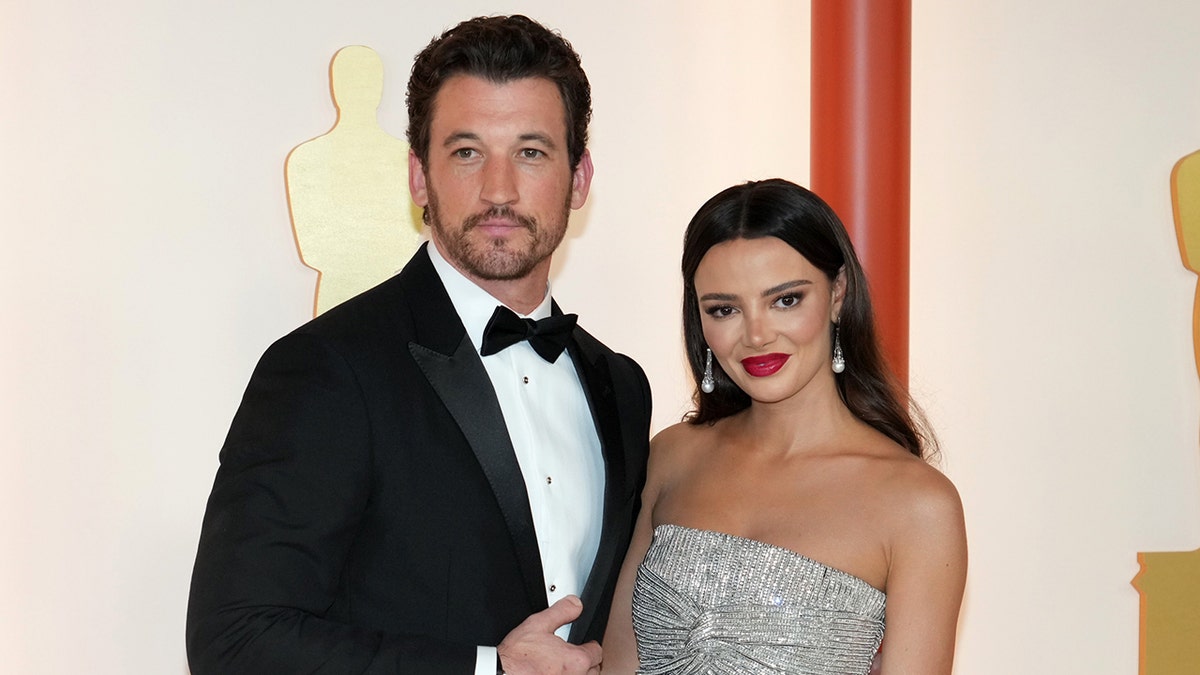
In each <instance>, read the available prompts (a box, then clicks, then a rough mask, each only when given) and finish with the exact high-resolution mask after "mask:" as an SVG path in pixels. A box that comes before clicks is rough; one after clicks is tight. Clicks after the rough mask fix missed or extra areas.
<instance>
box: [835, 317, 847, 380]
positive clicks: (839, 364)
mask: <svg viewBox="0 0 1200 675" xmlns="http://www.w3.org/2000/svg"><path fill="white" fill-rule="evenodd" d="M845 369H846V357H845V356H844V355H843V354H842V327H841V326H840V325H839V324H836V323H835V324H833V372H835V373H840V372H842V371H843V370H845Z"/></svg>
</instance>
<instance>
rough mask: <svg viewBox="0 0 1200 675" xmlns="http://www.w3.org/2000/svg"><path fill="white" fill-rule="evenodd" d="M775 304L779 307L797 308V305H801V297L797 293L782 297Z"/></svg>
mask: <svg viewBox="0 0 1200 675" xmlns="http://www.w3.org/2000/svg"><path fill="white" fill-rule="evenodd" d="M775 304H777V305H779V306H780V307H795V306H796V305H798V304H800V295H799V294H796V293H789V294H787V295H781V296H779V298H777V299H776V300H775Z"/></svg>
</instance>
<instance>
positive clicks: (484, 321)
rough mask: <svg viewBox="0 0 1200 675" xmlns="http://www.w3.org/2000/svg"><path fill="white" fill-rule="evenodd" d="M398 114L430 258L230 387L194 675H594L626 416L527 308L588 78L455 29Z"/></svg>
mask: <svg viewBox="0 0 1200 675" xmlns="http://www.w3.org/2000/svg"><path fill="white" fill-rule="evenodd" d="M408 104H409V142H410V144H411V146H412V151H411V154H410V158H409V165H410V172H409V173H410V177H409V182H410V190H411V192H412V195H413V199H414V201H415V202H416V203H417V205H419V206H422V207H424V209H425V221H426V222H427V223H428V224H429V226H430V231H431V239H432V243H431V244H427V245H425V246H423V247H422V248H421V250H420V251H418V252H417V254H416V255H415V256H414V257H413V260H412V261H411V262H410V263H409V264H408V265H407V266H406V267H405V268H404V269H403V270H402V271H401V272H400V273H399V274H398V275H397V276H396V277H394V278H393V279H390V280H388V281H386V282H384V283H383V284H381V285H379V286H377V287H375V288H374V289H371V290H369V291H367V292H365V293H363V294H362V295H360V296H358V297H356V298H353V299H351V300H348V301H347V302H345V303H343V304H342V305H339V306H337V307H335V308H333V309H331V310H330V311H329V312H327V313H325V314H323V315H322V316H320V317H318V318H317V319H315V320H313V321H312V322H310V323H309V324H307V325H305V326H303V327H301V328H300V329H298V330H297V331H295V332H294V333H292V334H290V335H288V336H286V337H284V338H283V339H281V340H279V341H278V342H276V343H275V344H274V345H272V346H271V348H270V349H268V350H267V353H266V354H265V355H264V356H263V358H262V360H261V362H260V363H259V365H258V367H257V368H256V369H255V372H254V375H253V376H252V378H251V380H250V384H249V386H248V388H247V391H246V395H245V397H244V399H243V401H242V405H241V408H240V409H239V410H238V413H237V415H236V416H235V418H234V421H233V424H232V427H231V429H230V432H229V436H228V438H227V439H226V442H225V446H224V447H223V448H222V450H221V467H220V469H219V470H218V472H217V477H216V481H215V483H214V486H213V492H212V496H211V497H210V499H209V503H208V511H207V513H206V515H205V519H204V525H203V529H202V532H201V537H200V548H199V553H198V555H197V558H196V567H195V571H194V573H193V578H192V590H191V597H190V601H189V606H188V658H189V663H190V665H191V668H192V672H193V674H194V675H203V674H204V673H237V672H252V673H292V672H330V673H365V672H371V673H397V672H404V673H463V674H467V675H469V674H470V673H488V674H489V675H490V674H491V673H496V672H506V673H510V674H520V673H534V672H556V673H557V672H578V673H583V672H592V673H595V672H598V670H599V663H600V658H601V651H600V647H599V645H598V644H597V643H596V642H595V641H596V640H598V639H599V637H600V636H601V634H602V632H603V630H604V626H605V623H606V619H607V615H608V603H609V601H610V599H611V596H612V591H613V585H614V583H615V579H616V575H617V572H618V568H619V567H620V563H621V558H622V556H623V555H624V551H625V548H626V546H627V545H628V542H629V537H630V532H631V529H632V525H633V521H634V519H635V517H636V515H637V513H636V512H637V509H638V505H639V493H640V490H641V487H642V484H643V483H644V480H645V461H646V453H647V438H648V436H649V414H650V398H649V387H648V384H647V381H646V378H645V375H644V374H643V373H642V371H641V369H640V368H639V367H638V366H637V364H635V363H634V362H633V361H632V360H630V359H629V358H627V357H624V356H621V355H618V354H615V353H613V352H612V351H610V350H609V349H607V348H606V347H604V346H603V345H601V344H600V343H599V342H597V341H596V340H595V339H594V338H592V337H591V336H590V335H588V334H587V333H586V332H584V331H583V330H582V329H580V328H578V327H575V326H574V317H573V316H571V315H563V314H562V313H561V312H560V311H559V310H558V308H557V306H556V305H554V303H553V302H552V300H551V299H550V293H549V286H548V283H549V278H548V277H549V268H550V258H551V254H552V253H553V252H554V250H555V248H556V247H557V246H558V244H559V242H560V241H561V240H562V237H563V234H564V232H565V229H566V225H567V216H568V214H569V211H570V209H572V208H579V207H580V206H582V205H583V203H584V200H585V199H586V198H587V193H588V188H589V185H590V181H591V176H592V163H591V158H590V156H589V155H588V153H587V151H586V150H585V144H586V140H587V138H586V135H587V122H588V118H589V117H590V111H591V101H590V91H589V87H588V84H587V79H586V77H585V75H584V74H583V71H582V69H581V68H580V66H579V60H578V56H577V55H576V54H575V53H574V51H572V49H571V47H570V45H569V44H567V43H566V41H564V40H563V39H562V38H560V37H558V36H556V35H554V34H553V33H550V32H549V31H547V30H546V29H545V28H543V27H542V26H540V25H538V24H537V23H535V22H533V21H530V20H529V19H527V18H525V17H521V16H512V17H491V18H479V19H473V20H470V21H467V22H464V23H463V24H460V25H459V26H457V27H455V28H453V29H451V30H449V31H447V32H446V33H445V34H443V35H442V36H441V37H440V38H438V39H436V40H434V41H433V42H432V43H431V44H430V45H429V46H428V47H427V48H426V49H425V50H424V51H423V52H422V53H421V54H419V55H418V57H417V60H416V63H415V64H414V67H413V73H412V78H411V80H410V82H409V91H408ZM498 305H503V306H504V307H507V308H509V309H511V310H514V311H515V312H516V313H517V314H519V315H522V316H523V317H527V319H522V318H518V317H516V316H513V315H512V314H511V313H510V312H509V309H500V308H499V307H498ZM534 319H537V320H539V321H538V323H537V324H536V327H534V326H535V324H534V321H533V320H534ZM526 334H528V335H527V337H528V339H527V340H523V339H522V338H523V337H525V336H526ZM564 343H565V351H562V352H561V353H559V350H560V349H561V348H562V346H563V344H564ZM576 596H578V598H577V597H576ZM580 600H582V606H581V603H580ZM568 636H569V641H565V640H564V639H563V638H564V637H568Z"/></svg>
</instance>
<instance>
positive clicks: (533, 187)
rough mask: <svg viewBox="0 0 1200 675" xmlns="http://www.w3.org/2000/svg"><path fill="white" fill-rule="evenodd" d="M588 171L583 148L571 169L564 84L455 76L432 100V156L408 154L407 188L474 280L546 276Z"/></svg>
mask: <svg viewBox="0 0 1200 675" xmlns="http://www.w3.org/2000/svg"><path fill="white" fill-rule="evenodd" d="M591 176H592V165H591V158H590V157H589V156H588V155H587V154H586V153H585V155H584V157H583V158H582V159H581V160H580V162H579V166H578V167H577V168H576V169H575V171H572V170H571V162H570V157H569V154H568V152H567V129H566V119H565V112H564V108H563V104H562V100H561V98H560V97H559V93H558V88H557V87H556V86H555V85H554V83H553V82H551V81H550V80H547V79H545V78H537V77H534V78H526V79H520V80H512V81H510V82H505V83H502V84H497V83H495V82H491V81H489V80H486V79H482V78H478V77H474V76H471V75H457V76H455V77H452V78H450V79H449V80H447V81H446V83H445V84H443V85H442V88H441V90H440V91H438V94H437V97H436V98H435V99H434V105H433V119H432V122H431V124H430V133H429V159H428V162H427V163H426V165H425V166H422V164H421V161H420V160H419V159H418V158H417V157H416V155H414V154H412V153H410V154H409V188H410V190H411V192H412V197H413V201H414V202H416V204H417V206H422V207H425V208H426V212H427V215H428V220H429V226H430V229H431V231H432V236H433V239H434V242H435V243H436V244H437V246H438V249H439V250H440V251H441V252H442V254H443V255H444V256H445V257H446V259H447V260H449V261H450V262H451V263H452V264H453V265H454V266H455V267H457V268H458V269H459V270H461V271H462V272H464V273H466V274H467V276H469V277H472V278H475V279H477V280H514V279H524V278H526V277H528V276H529V275H531V274H533V273H534V272H537V273H538V274H539V275H541V276H545V275H547V274H548V273H549V267H550V255H551V254H552V253H553V252H554V249H556V248H557V247H558V244H559V243H560V242H561V241H562V239H563V235H564V234H565V233H566V230H567V216H568V214H569V213H570V210H571V209H577V208H579V207H580V206H583V203H584V201H585V200H586V199H587V193H588V187H589V185H590V183H591Z"/></svg>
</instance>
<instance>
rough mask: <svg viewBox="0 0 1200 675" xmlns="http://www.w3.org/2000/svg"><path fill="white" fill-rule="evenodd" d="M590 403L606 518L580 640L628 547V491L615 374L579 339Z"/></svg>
mask: <svg viewBox="0 0 1200 675" xmlns="http://www.w3.org/2000/svg"><path fill="white" fill-rule="evenodd" d="M569 350H570V353H571V359H572V361H574V362H575V369H576V370H577V371H578V372H579V379H580V381H582V382H583V390H584V392H585V393H586V394H587V400H588V405H589V406H590V407H591V409H592V421H594V422H595V424H596V432H597V434H598V435H599V436H600V451H601V453H602V454H603V455H604V477H605V480H604V521H603V524H602V525H601V529H600V546H599V548H598V549H597V551H596V562H595V564H594V565H592V572H591V574H589V575H588V579H587V583H586V584H585V585H584V587H583V593H582V597H581V598H580V599H581V600H582V601H583V613H582V614H580V616H579V618H578V619H577V620H576V621H575V623H574V625H573V626H572V627H571V641H572V642H579V641H580V640H581V639H582V637H583V631H584V630H586V628H587V627H588V626H589V625H591V623H592V621H593V620H594V619H595V615H596V610H597V609H598V606H599V603H600V596H601V594H602V593H603V592H604V586H605V582H606V581H607V580H608V578H609V575H610V574H611V573H612V571H613V567H614V566H618V565H620V564H621V561H622V559H623V558H624V556H625V547H624V546H623V545H621V543H622V541H623V539H622V536H621V525H620V523H617V522H614V518H615V517H616V516H617V514H618V513H619V512H620V510H621V505H622V503H623V499H624V493H625V489H624V488H625V451H624V444H623V443H622V441H621V425H620V416H619V415H618V412H617V399H616V394H615V392H614V390H613V384H612V374H611V372H610V371H609V367H608V362H607V361H606V360H605V359H604V357H603V355H601V354H599V353H596V352H593V351H592V350H589V349H586V348H585V347H583V346H582V345H581V344H580V343H579V342H578V341H573V342H572V344H571V346H570V347H569Z"/></svg>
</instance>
